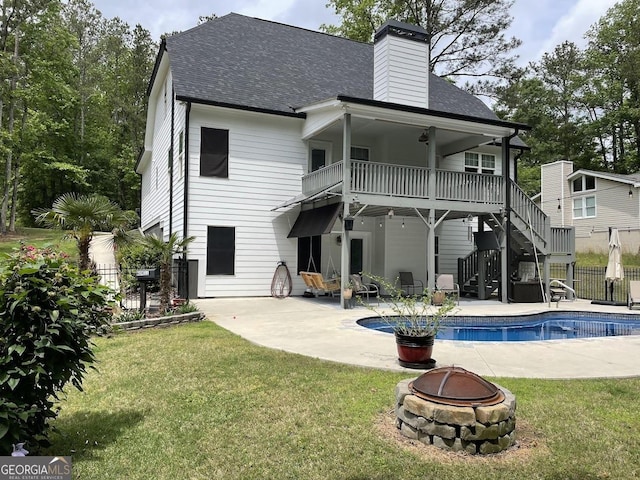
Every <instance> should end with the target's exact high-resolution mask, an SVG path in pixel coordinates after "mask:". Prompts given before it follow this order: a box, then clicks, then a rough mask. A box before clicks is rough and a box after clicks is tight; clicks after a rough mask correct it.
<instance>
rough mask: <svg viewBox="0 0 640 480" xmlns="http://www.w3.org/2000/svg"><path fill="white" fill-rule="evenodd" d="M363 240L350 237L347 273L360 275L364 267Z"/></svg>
mask: <svg viewBox="0 0 640 480" xmlns="http://www.w3.org/2000/svg"><path fill="white" fill-rule="evenodd" d="M363 245H364V241H363V240H362V239H361V238H352V239H351V256H350V257H349V258H350V265H349V273H350V274H352V275H353V274H357V275H360V274H361V273H362V270H363V268H364V266H363V265H364V255H363Z"/></svg>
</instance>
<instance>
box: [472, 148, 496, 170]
mask: <svg viewBox="0 0 640 480" xmlns="http://www.w3.org/2000/svg"><path fill="white" fill-rule="evenodd" d="M495 170H496V156H495V155H491V154H489V153H482V154H480V153H476V152H464V171H465V172H470V173H490V174H493V173H495Z"/></svg>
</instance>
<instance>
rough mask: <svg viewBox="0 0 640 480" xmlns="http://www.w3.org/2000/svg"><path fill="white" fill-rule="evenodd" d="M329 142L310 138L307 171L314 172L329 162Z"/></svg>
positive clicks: (330, 146) (330, 145) (330, 147)
mask: <svg viewBox="0 0 640 480" xmlns="http://www.w3.org/2000/svg"><path fill="white" fill-rule="evenodd" d="M332 148H333V147H332V144H331V142H325V141H322V140H312V141H311V142H309V172H315V171H316V170H320V169H321V168H324V167H326V166H327V165H330V164H331V149H332Z"/></svg>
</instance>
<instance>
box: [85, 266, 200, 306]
mask: <svg viewBox="0 0 640 480" xmlns="http://www.w3.org/2000/svg"><path fill="white" fill-rule="evenodd" d="M154 268H155V267H153V266H151V267H144V268H123V267H121V266H119V265H113V264H98V265H96V271H97V273H98V275H99V276H100V282H101V283H102V284H104V285H107V286H108V287H110V288H111V289H112V290H113V291H114V292H116V293H117V294H118V296H119V303H120V306H121V308H123V309H125V310H140V309H141V308H142V307H145V308H146V309H148V310H153V309H154V308H157V306H158V305H159V304H160V281H159V280H151V281H147V282H146V285H145V288H144V289H143V288H142V284H141V282H140V281H138V280H137V275H136V274H137V273H138V272H139V271H140V270H153V269H154ZM143 290H146V299H143V298H142V293H144V292H143ZM174 298H189V295H188V269H187V267H186V263H184V262H182V261H175V262H174V264H173V268H172V271H171V293H170V299H174Z"/></svg>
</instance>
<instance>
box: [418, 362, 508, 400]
mask: <svg viewBox="0 0 640 480" xmlns="http://www.w3.org/2000/svg"><path fill="white" fill-rule="evenodd" d="M409 389H410V390H411V392H412V393H413V394H414V395H416V396H418V397H420V398H423V399H425V400H429V401H432V402H436V403H443V404H446V405H456V406H480V405H495V404H497V403H500V402H502V401H503V400H504V394H503V393H502V392H501V391H500V389H499V388H498V387H496V386H495V385H494V384H492V383H489V382H487V381H486V380H485V379H484V378H482V377H480V376H479V375H476V374H475V373H473V372H470V371H469V370H465V369H464V368H461V367H442V368H434V369H433V370H430V371H428V372H426V373H423V374H422V375H420V376H419V377H418V378H416V379H415V380H414V381H413V382H411V383H410V384H409Z"/></svg>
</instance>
